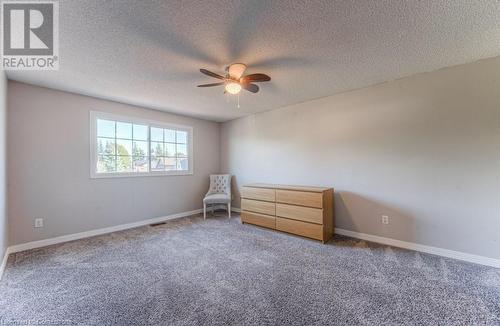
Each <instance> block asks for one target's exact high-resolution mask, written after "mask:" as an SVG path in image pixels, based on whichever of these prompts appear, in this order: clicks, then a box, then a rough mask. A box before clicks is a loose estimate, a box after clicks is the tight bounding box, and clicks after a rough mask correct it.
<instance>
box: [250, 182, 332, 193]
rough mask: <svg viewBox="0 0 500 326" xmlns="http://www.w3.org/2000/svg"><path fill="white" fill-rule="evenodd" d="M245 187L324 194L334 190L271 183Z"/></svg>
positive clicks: (252, 184)
mask: <svg viewBox="0 0 500 326" xmlns="http://www.w3.org/2000/svg"><path fill="white" fill-rule="evenodd" d="M244 187H251V188H268V189H281V190H296V191H309V192H323V191H327V190H333V189H332V188H328V187H310V186H291V185H276V184H270V183H251V184H248V185H244Z"/></svg>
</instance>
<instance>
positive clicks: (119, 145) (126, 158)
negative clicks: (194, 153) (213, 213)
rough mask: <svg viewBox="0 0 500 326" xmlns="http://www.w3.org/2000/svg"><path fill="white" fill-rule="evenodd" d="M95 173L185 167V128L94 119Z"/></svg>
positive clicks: (187, 161) (178, 168)
mask: <svg viewBox="0 0 500 326" xmlns="http://www.w3.org/2000/svg"><path fill="white" fill-rule="evenodd" d="M96 126H97V142H96V145H97V148H96V150H97V173H134V172H136V173H147V172H159V171H187V170H188V167H189V158H188V132H187V131H186V130H177V129H172V128H159V127H153V126H149V125H145V124H135V123H126V122H119V121H112V120H103V119H97V121H96Z"/></svg>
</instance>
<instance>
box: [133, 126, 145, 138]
mask: <svg viewBox="0 0 500 326" xmlns="http://www.w3.org/2000/svg"><path fill="white" fill-rule="evenodd" d="M133 128H134V140H148V126H144V125H136V124H134V127H133Z"/></svg>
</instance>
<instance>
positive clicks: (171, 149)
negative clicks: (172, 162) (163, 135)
mask: <svg viewBox="0 0 500 326" xmlns="http://www.w3.org/2000/svg"><path fill="white" fill-rule="evenodd" d="M165 152H166V153H165V156H175V144H170V143H165Z"/></svg>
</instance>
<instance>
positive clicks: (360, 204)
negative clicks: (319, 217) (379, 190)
mask: <svg viewBox="0 0 500 326" xmlns="http://www.w3.org/2000/svg"><path fill="white" fill-rule="evenodd" d="M334 198H335V227H336V228H340V229H345V230H349V231H354V232H361V233H367V234H372V235H378V236H382V237H388V238H393V239H399V240H404V241H411V242H418V230H417V227H416V223H415V217H414V216H412V215H411V214H408V213H406V212H404V211H401V210H400V209H397V208H394V207H390V206H388V205H386V204H382V203H380V202H377V201H375V200H373V199H369V198H366V197H363V196H361V195H358V194H355V193H352V192H348V191H339V192H335V195H334ZM382 216H388V221H389V224H383V223H382Z"/></svg>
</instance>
